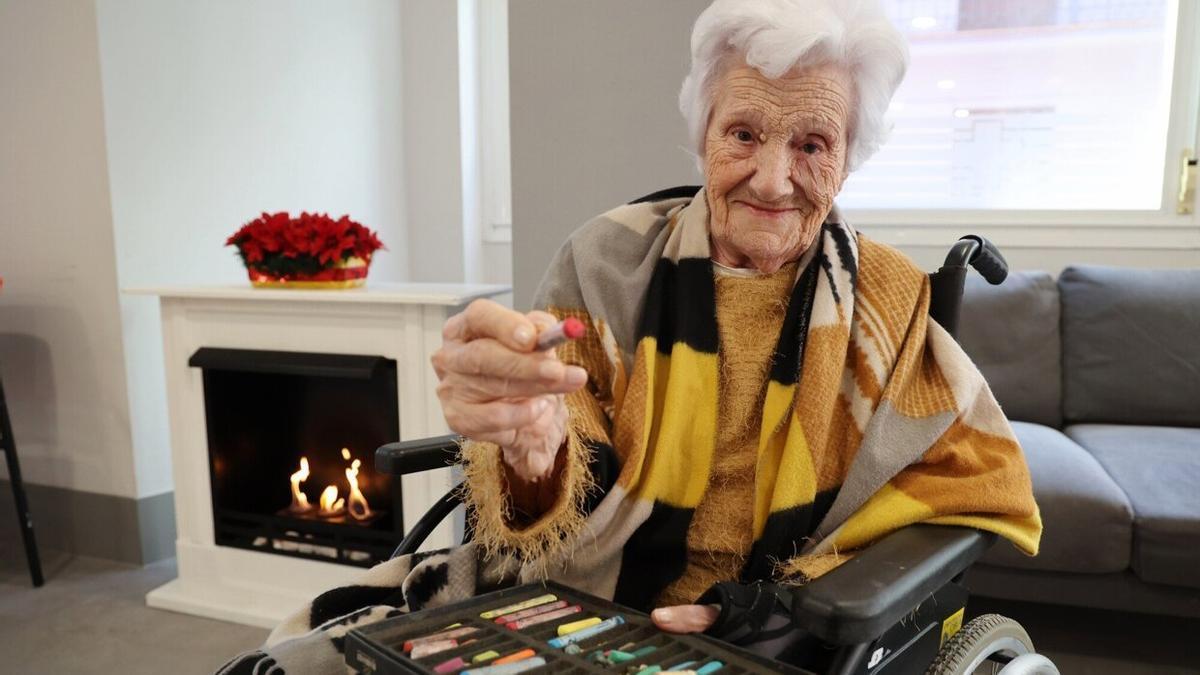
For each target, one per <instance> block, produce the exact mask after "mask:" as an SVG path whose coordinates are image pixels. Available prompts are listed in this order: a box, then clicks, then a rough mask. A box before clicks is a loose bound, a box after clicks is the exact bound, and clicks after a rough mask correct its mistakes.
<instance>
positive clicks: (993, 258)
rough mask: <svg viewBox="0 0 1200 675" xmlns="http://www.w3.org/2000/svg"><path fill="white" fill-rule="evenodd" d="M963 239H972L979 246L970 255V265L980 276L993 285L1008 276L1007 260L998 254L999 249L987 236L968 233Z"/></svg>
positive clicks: (996, 284) (1000, 282) (1002, 281)
mask: <svg viewBox="0 0 1200 675" xmlns="http://www.w3.org/2000/svg"><path fill="white" fill-rule="evenodd" d="M963 239H974V240H975V241H977V242H979V248H978V249H977V250H976V252H975V255H974V256H972V257H971V267H974V268H975V269H976V270H977V271H978V272H979V274H980V276H982V277H983V278H984V279H986V280H987V282H988V283H989V284H991V285H993V286H998V285H1000V284H1002V283H1004V280H1005V279H1007V278H1008V261H1007V260H1005V259H1004V256H1003V255H1000V250H999V249H997V248H996V246H995V245H994V244H992V242H990V241H988V240H987V237H981V236H979V235H977V234H968V235H967V236H965V237H963Z"/></svg>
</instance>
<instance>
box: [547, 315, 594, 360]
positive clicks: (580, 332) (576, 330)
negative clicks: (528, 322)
mask: <svg viewBox="0 0 1200 675" xmlns="http://www.w3.org/2000/svg"><path fill="white" fill-rule="evenodd" d="M586 334H587V326H585V325H583V322H582V321H580V320H579V319H576V318H575V317H573V316H569V317H567V318H565V319H563V320H562V321H559V322H558V323H556V324H554V325H553V326H551V327H549V328H547V329H546V330H544V331H542V332H540V333H538V339H537V350H538V351H539V352H544V351H546V350H547V349H553V348H554V347H557V346H559V345H561V344H562V343H564V342H566V341H567V340H578V339H579V338H581V337H583V336H584V335H586Z"/></svg>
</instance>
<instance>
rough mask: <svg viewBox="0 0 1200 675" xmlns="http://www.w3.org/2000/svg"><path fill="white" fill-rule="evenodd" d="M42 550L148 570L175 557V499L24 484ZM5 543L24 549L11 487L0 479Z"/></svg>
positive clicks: (168, 495)
mask: <svg viewBox="0 0 1200 675" xmlns="http://www.w3.org/2000/svg"><path fill="white" fill-rule="evenodd" d="M25 494H26V495H27V496H28V497H29V510H30V511H31V512H32V514H33V527H34V534H35V535H36V537H37V541H38V548H39V549H44V550H51V551H64V552H67V553H70V554H74V555H86V556H90V557H94V558H104V559H107V560H116V561H118V562H125V563H132V564H135V565H145V564H147V563H152V562H155V561H157V560H162V559H164V558H169V557H171V556H173V555H175V502H174V494H173V493H171V492H166V493H163V494H159V495H154V496H152V497H143V498H141V499H134V498H132V497H118V496H114V495H105V494H99V493H95V492H84V491H82V490H70V489H67V488H61V487H55V486H51V485H37V484H34V483H26V484H25ZM0 541H2V542H4V543H5V545H6V546H8V545H10V542H12V544H11V545H15V546H17V547H20V546H21V537H20V531H19V529H18V526H17V518H16V514H15V510H14V508H13V499H12V486H11V485H10V483H9V482H8V481H6V480H0Z"/></svg>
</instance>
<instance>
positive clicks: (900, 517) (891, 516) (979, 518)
mask: <svg viewBox="0 0 1200 675" xmlns="http://www.w3.org/2000/svg"><path fill="white" fill-rule="evenodd" d="M934 513H935V512H934V510H933V508H932V507H930V506H929V505H928V504H926V503H925V502H923V501H921V500H919V499H916V498H915V497H911V496H909V495H908V494H907V493H905V492H904V491H903V490H900V489H899V488H897V487H895V486H893V485H892V484H891V483H888V484H886V485H884V486H883V487H882V488H881V489H880V490H879V491H878V492H876V493H875V494H874V495H873V496H872V497H871V498H870V499H868V500H867V503H866V504H863V505H862V506H861V507H860V508H859V509H858V511H856V512H855V513H854V515H852V516H850V517H849V518H848V519H847V520H846V522H845V523H844V524H843V525H842V526H841V527H839V528H838V529H837V531H836V532H835V533H834V546H833V548H834V549H835V550H839V551H849V550H852V549H857V548H862V547H863V546H866V545H867V544H871V543H874V542H875V541H876V540H878V539H879V538H880V537H882V536H884V535H886V534H889V533H891V532H893V531H895V530H898V529H900V528H901V527H904V526H906V525H911V524H913V523H933V524H935V525H962V526H965V527H973V528H975V529H979V530H985V531H987V532H995V533H996V534H998V535H1000V536H1002V537H1004V538H1005V539H1008V540H1009V541H1011V542H1013V543H1014V544H1016V545H1017V547H1018V548H1020V549H1021V550H1022V551H1024V552H1025V553H1027V554H1029V555H1037V552H1038V541H1039V539H1040V534H1041V531H1042V519H1041V516H1040V515H1039V513H1038V512H1037V511H1035V512H1034V513H1033V514H1032V515H1031V516H1025V517H1022V516H1014V515H1000V514H997V515H975V514H952V515H945V516H937V515H934Z"/></svg>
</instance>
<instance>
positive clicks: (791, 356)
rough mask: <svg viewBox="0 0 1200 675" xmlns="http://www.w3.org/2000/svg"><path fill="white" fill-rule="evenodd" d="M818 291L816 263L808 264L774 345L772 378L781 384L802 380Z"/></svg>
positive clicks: (796, 286) (789, 303)
mask: <svg viewBox="0 0 1200 675" xmlns="http://www.w3.org/2000/svg"><path fill="white" fill-rule="evenodd" d="M814 262H815V261H814ZM816 290H817V265H815V264H814V263H809V265H808V267H806V268H804V271H803V272H802V273H801V274H800V278H799V279H798V280H797V281H796V285H795V287H793V288H792V297H791V299H789V300H788V306H787V314H785V315H784V317H783V328H782V329H781V330H780V331H779V341H778V342H777V343H776V344H775V358H774V360H773V363H772V364H771V379H772V380H775V381H776V382H778V383H780V384H795V383H796V382H798V381H799V380H800V368H801V366H802V365H803V364H804V342H805V339H806V338H807V337H808V319H809V317H810V316H812V303H813V295H814V294H815V293H816Z"/></svg>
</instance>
